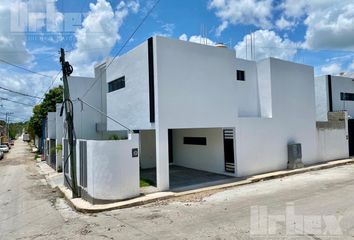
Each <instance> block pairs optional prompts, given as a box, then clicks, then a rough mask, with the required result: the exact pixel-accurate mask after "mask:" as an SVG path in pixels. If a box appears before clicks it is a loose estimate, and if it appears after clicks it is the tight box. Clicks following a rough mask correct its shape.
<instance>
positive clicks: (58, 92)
mask: <svg viewBox="0 0 354 240" xmlns="http://www.w3.org/2000/svg"><path fill="white" fill-rule="evenodd" d="M62 102H63V87H62V86H59V87H56V88H53V89H51V90H50V91H49V92H48V93H47V94H46V95H45V97H44V99H43V101H42V102H41V103H40V104H38V105H36V106H35V107H34V108H33V115H32V117H31V119H30V120H29V123H28V127H27V131H28V133H30V134H31V135H32V137H33V136H34V135H37V136H42V122H43V120H44V119H45V118H46V117H47V114H48V112H55V111H56V104H57V103H62Z"/></svg>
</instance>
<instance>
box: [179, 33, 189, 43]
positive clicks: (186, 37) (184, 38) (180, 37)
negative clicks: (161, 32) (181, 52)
mask: <svg viewBox="0 0 354 240" xmlns="http://www.w3.org/2000/svg"><path fill="white" fill-rule="evenodd" d="M179 40H182V41H188V36H187V34H185V33H183V34H182V35H181V36H179Z"/></svg>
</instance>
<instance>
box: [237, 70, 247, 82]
mask: <svg viewBox="0 0 354 240" xmlns="http://www.w3.org/2000/svg"><path fill="white" fill-rule="evenodd" d="M237 80H238V81H245V80H246V79H245V71H242V70H237Z"/></svg>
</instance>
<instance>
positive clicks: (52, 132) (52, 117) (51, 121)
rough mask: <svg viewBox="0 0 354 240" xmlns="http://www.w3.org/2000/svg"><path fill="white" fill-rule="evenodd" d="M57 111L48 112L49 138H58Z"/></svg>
mask: <svg viewBox="0 0 354 240" xmlns="http://www.w3.org/2000/svg"><path fill="white" fill-rule="evenodd" d="M55 124H56V113H55V112H48V115H47V129H48V135H47V138H50V139H56V126H55Z"/></svg>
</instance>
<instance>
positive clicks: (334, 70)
mask: <svg viewBox="0 0 354 240" xmlns="http://www.w3.org/2000/svg"><path fill="white" fill-rule="evenodd" d="M341 71H342V68H341V66H340V65H339V64H338V63H331V64H329V65H326V66H323V67H322V68H321V73H322V74H331V75H336V74H338V73H340V72H341Z"/></svg>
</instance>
